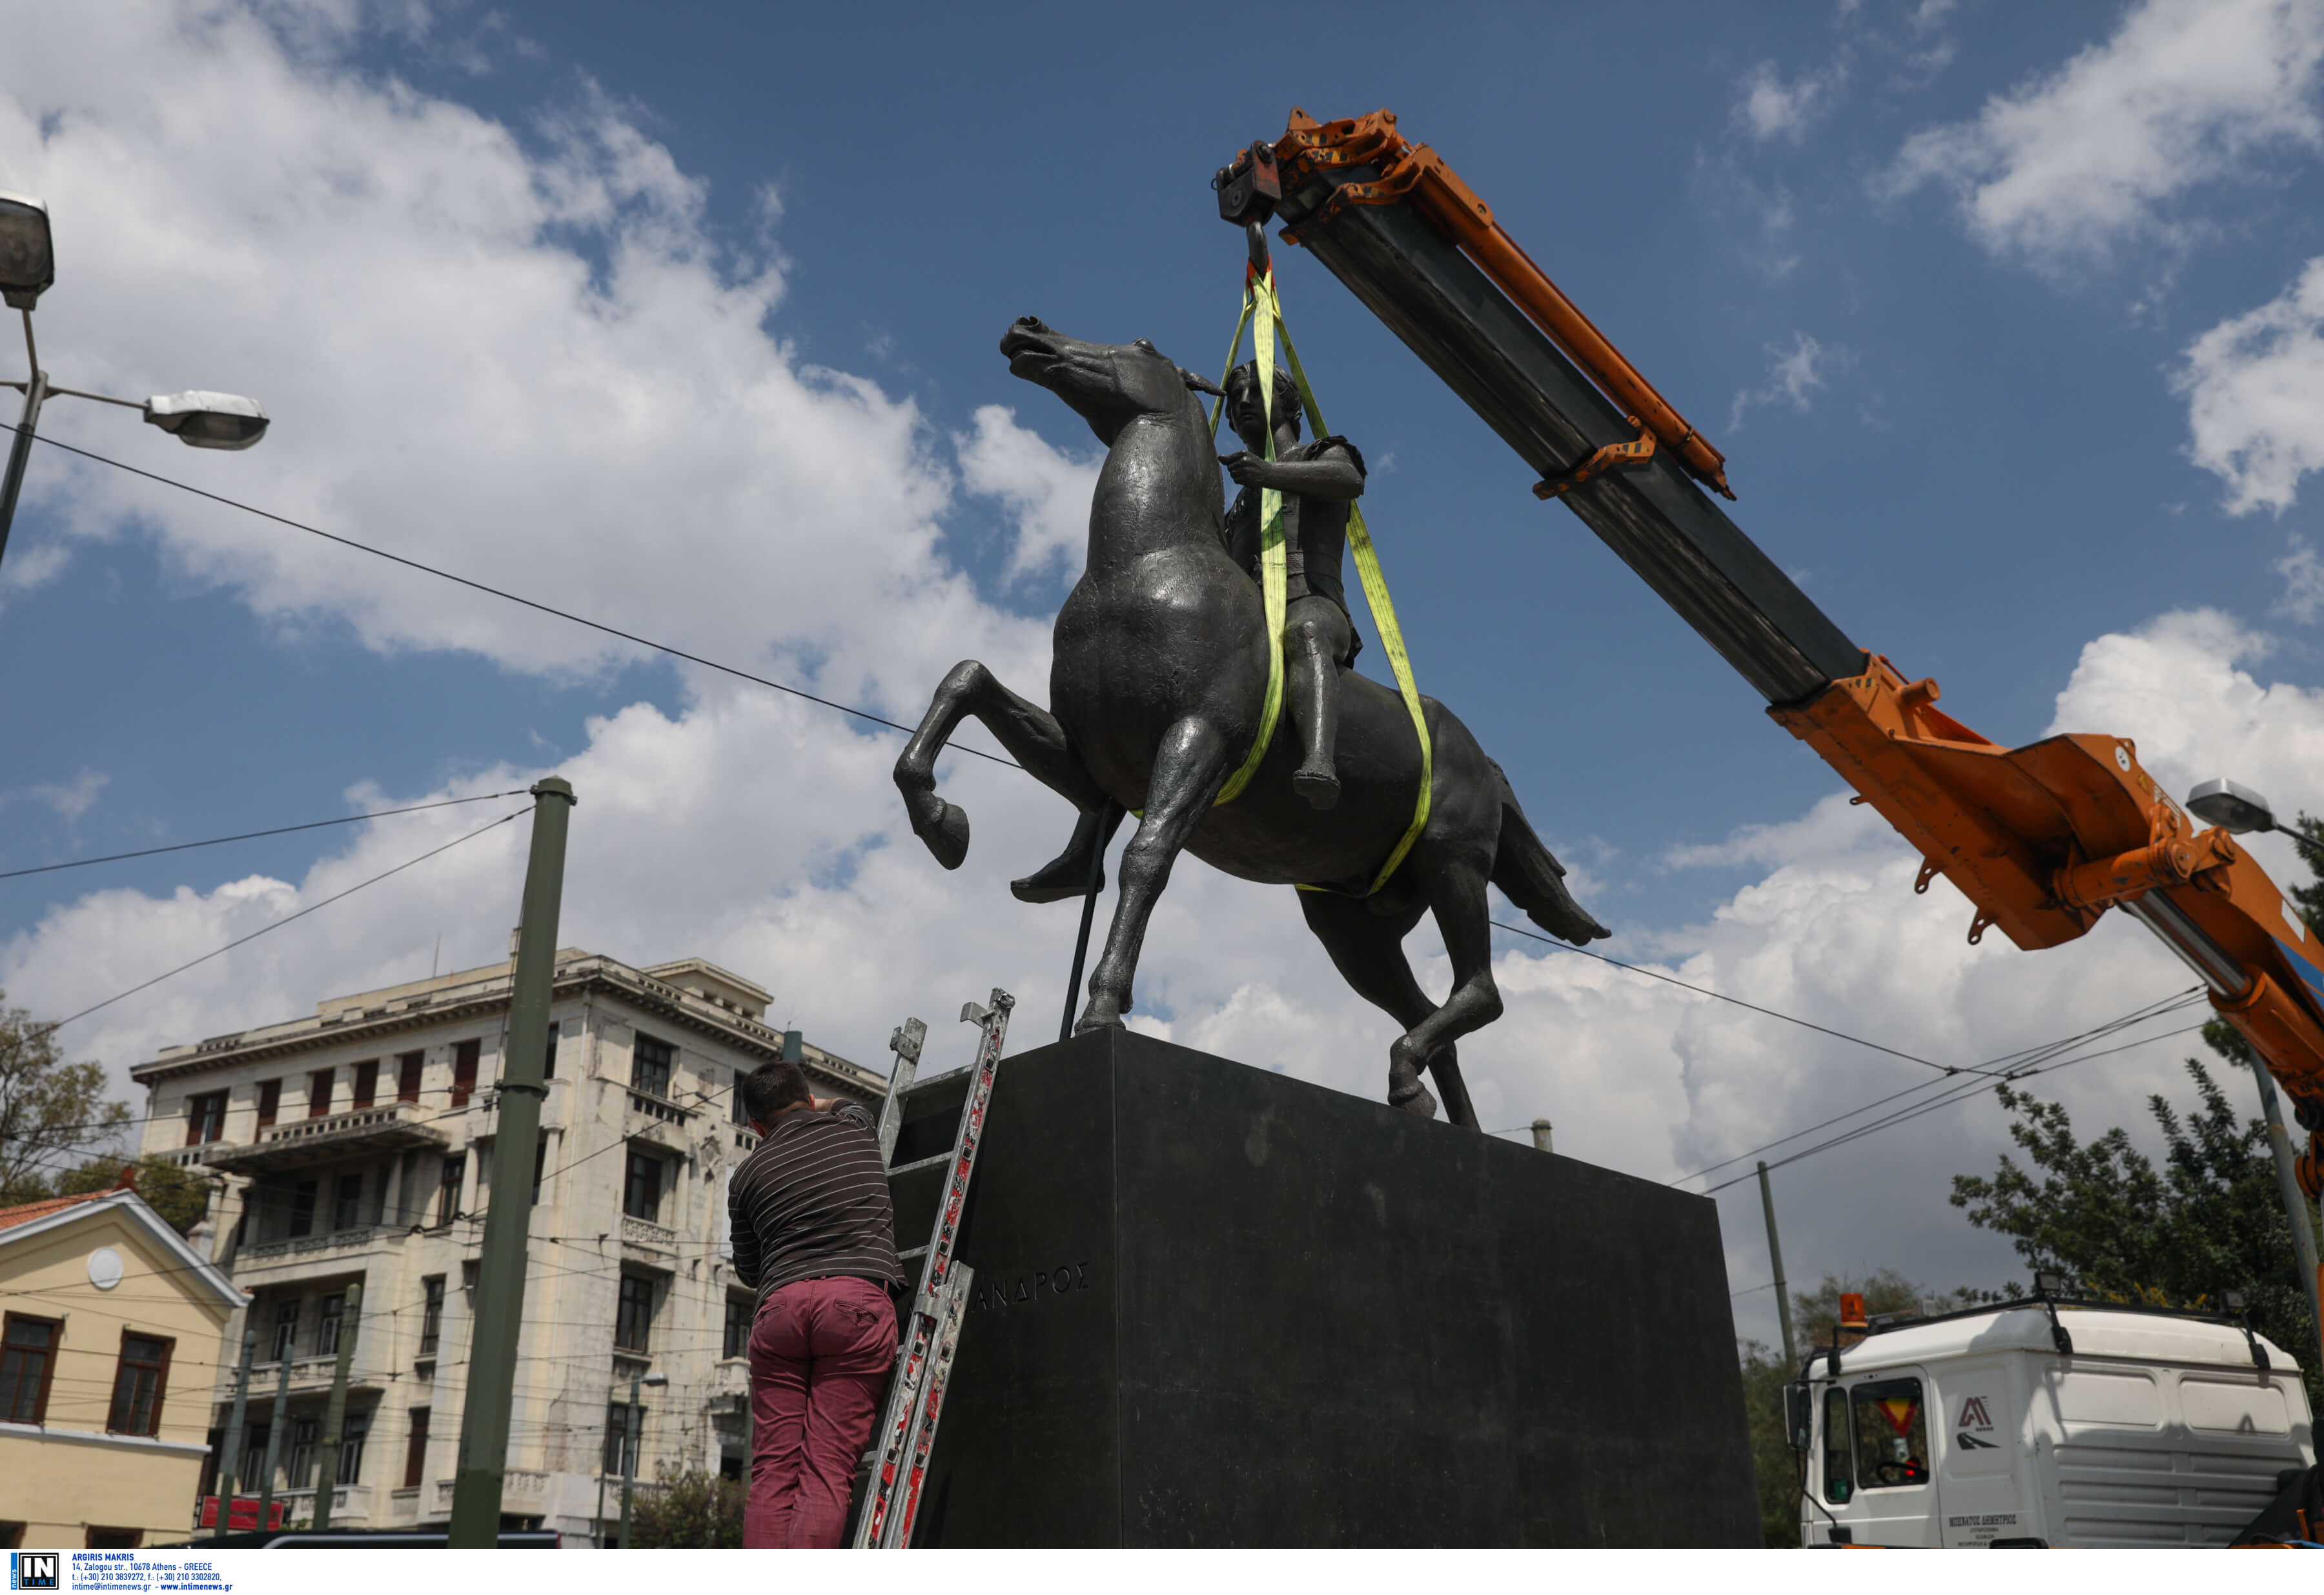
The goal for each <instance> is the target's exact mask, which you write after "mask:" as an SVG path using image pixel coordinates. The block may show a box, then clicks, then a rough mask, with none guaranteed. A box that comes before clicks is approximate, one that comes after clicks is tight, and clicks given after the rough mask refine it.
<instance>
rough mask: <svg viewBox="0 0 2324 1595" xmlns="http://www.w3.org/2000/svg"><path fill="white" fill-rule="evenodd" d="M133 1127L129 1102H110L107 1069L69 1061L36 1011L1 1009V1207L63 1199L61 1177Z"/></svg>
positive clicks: (113, 1144)
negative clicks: (59, 1185)
mask: <svg viewBox="0 0 2324 1595" xmlns="http://www.w3.org/2000/svg"><path fill="white" fill-rule="evenodd" d="M5 996H6V993H5V992H0V1000H5ZM128 1123H129V1107H128V1104H126V1103H125V1102H106V1100H105V1068H104V1065H101V1064H86V1063H85V1064H69V1063H67V1062H65V1061H64V1058H63V1056H62V1055H61V1054H60V1053H59V1052H58V1050H57V1046H56V1042H55V1039H54V1037H52V1036H51V1034H49V1033H48V1031H47V1029H46V1028H45V1027H43V1026H42V1025H41V1024H39V1023H37V1022H35V1021H34V1019H32V1015H31V1014H29V1013H27V1012H26V1011H25V1010H23V1009H21V1008H10V1009H5V1010H0V1206H10V1205H14V1204H15V1203H23V1202H38V1201H39V1200H41V1198H42V1197H43V1196H53V1195H56V1194H58V1192H57V1190H56V1188H55V1182H56V1180H57V1178H58V1176H60V1175H61V1174H62V1173H63V1172H64V1171H65V1170H66V1168H67V1167H68V1166H69V1165H70V1164H72V1163H74V1162H76V1161H78V1160H80V1159H85V1158H88V1157H92V1156H96V1155H98V1154H101V1153H103V1152H106V1151H109V1150H111V1149H113V1148H115V1147H117V1146H118V1145H119V1144H120V1140H121V1132H122V1131H123V1129H125V1128H126V1127H127V1125H128Z"/></svg>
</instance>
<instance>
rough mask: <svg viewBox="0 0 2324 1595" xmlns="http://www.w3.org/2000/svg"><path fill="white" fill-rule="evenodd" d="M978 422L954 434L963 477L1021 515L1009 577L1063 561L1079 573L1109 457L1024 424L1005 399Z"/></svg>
mask: <svg viewBox="0 0 2324 1595" xmlns="http://www.w3.org/2000/svg"><path fill="white" fill-rule="evenodd" d="M973 425H974V430H973V431H971V432H969V433H967V434H965V435H963V436H956V437H954V439H953V445H954V448H956V449H957V450H958V451H959V455H960V474H961V479H962V480H963V481H964V483H966V484H967V485H968V488H969V490H970V491H971V492H972V493H982V494H984V495H986V496H987V497H991V498H996V499H999V500H1000V501H1001V505H1002V507H1003V508H1005V509H1007V510H1008V511H1009V512H1010V514H1011V515H1013V516H1014V517H1015V518H1016V521H1017V540H1016V543H1015V544H1014V545H1013V546H1012V547H1011V548H1010V553H1009V571H1008V574H1009V576H1010V579H1012V580H1013V579H1016V578H1019V577H1022V576H1032V575H1036V574H1037V573H1039V572H1042V571H1047V570H1053V569H1056V568H1057V567H1063V568H1065V570H1066V571H1068V572H1071V573H1073V574H1074V575H1078V574H1079V573H1080V570H1081V553H1082V550H1083V549H1084V547H1085V546H1086V544H1087V543H1088V540H1089V505H1090V494H1091V493H1093V492H1094V491H1095V490H1096V487H1097V471H1098V466H1101V465H1102V464H1104V463H1105V462H1104V456H1103V455H1102V453H1098V452H1093V453H1091V454H1089V455H1087V456H1082V457H1078V458H1077V457H1075V456H1071V455H1067V454H1065V453H1064V452H1062V451H1061V450H1059V449H1057V448H1056V447H1053V446H1052V445H1051V444H1049V443H1048V442H1047V440H1046V439H1044V438H1041V437H1039V436H1038V435H1037V434H1036V433H1033V432H1028V431H1027V430H1026V429H1024V428H1023V427H1020V426H1019V425H1018V424H1017V412H1016V411H1015V410H1010V409H1009V408H1008V407H1007V406H1005V405H1000V404H986V405H981V406H979V407H978V409H977V411H976V415H975V418H974V422H973Z"/></svg>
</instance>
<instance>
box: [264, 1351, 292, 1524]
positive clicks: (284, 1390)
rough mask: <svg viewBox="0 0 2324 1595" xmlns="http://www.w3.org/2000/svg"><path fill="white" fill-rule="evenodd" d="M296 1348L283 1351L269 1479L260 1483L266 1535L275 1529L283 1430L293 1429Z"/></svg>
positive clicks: (269, 1430)
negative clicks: (276, 1477)
mask: <svg viewBox="0 0 2324 1595" xmlns="http://www.w3.org/2000/svg"><path fill="white" fill-rule="evenodd" d="M295 1350H297V1348H296V1347H295V1346H285V1347H283V1348H282V1356H281V1360H280V1367H281V1373H279V1374H278V1375H276V1377H275V1380H274V1415H273V1417H272V1419H271V1420H269V1422H268V1423H267V1425H266V1477H265V1478H263V1479H262V1480H259V1481H258V1527H259V1532H260V1533H262V1534H263V1533H264V1532H265V1531H266V1530H267V1529H268V1528H270V1527H272V1522H271V1521H270V1520H271V1519H272V1517H273V1516H274V1467H275V1464H276V1463H278V1462H280V1461H281V1460H282V1431H283V1430H285V1429H287V1428H289V1427H290V1426H291V1352H292V1351H295Z"/></svg>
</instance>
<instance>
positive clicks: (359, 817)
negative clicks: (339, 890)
mask: <svg viewBox="0 0 2324 1595" xmlns="http://www.w3.org/2000/svg"><path fill="white" fill-rule="evenodd" d="M525 792H526V788H522V787H514V788H510V789H509V790H508V791H505V792H479V793H478V794H477V795H476V796H475V797H474V798H445V799H443V800H442V801H441V802H438V803H413V804H410V805H408V806H406V807H402V808H375V809H373V810H372V811H371V812H370V813H369V814H348V815H341V816H338V817H337V819H328V820H309V821H308V822H307V823H306V824H305V825H277V826H275V827H274V828H273V829H272V830H271V831H244V832H241V833H239V834H235V835H232V836H212V837H210V838H209V839H208V841H206V842H172V843H171V844H169V845H168V846H167V847H141V848H139V849H137V850H136V851H135V852H134V853H105V854H103V855H101V856H100V857H97V858H89V859H67V860H66V861H65V862H63V863H60V864H34V865H33V866H32V868H31V869H28V870H0V880H15V879H16V878H17V877H19V876H22V875H46V874H49V873H51V872H52V871H57V870H80V869H86V868H87V867H88V866H89V865H90V864H117V863H119V862H122V861H123V860H124V859H150V858H152V856H153V855H154V854H156V853H184V852H185V851H186V850H187V849H188V848H193V847H217V846H220V845H222V844H226V843H228V842H254V841H256V840H257V839H258V838H260V837H262V836H288V835H290V834H291V833H293V832H294V831H319V830H321V829H323V828H324V827H325V826H327V825H358V824H360V823H361V822H363V821H364V820H383V819H385V818H387V817H388V816H390V815H398V814H419V813H421V812H423V811H424V810H427V809H430V808H456V807H458V806H459V805H461V804H463V803H489V802H490V801H492V799H493V798H521V797H523V796H524V795H525Z"/></svg>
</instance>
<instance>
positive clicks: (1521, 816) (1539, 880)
mask: <svg viewBox="0 0 2324 1595" xmlns="http://www.w3.org/2000/svg"><path fill="white" fill-rule="evenodd" d="M1488 762H1490V761H1488ZM1493 775H1494V778H1495V779H1498V780H1499V782H1500V784H1501V834H1500V841H1499V844H1497V845H1496V847H1495V849H1494V853H1493V874H1492V881H1493V884H1494V885H1495V886H1498V887H1499V888H1500V889H1501V890H1502V891H1503V892H1505V893H1507V894H1508V899H1509V901H1511V902H1513V903H1515V904H1516V905H1517V907H1518V908H1523V909H1524V910H1525V911H1526V918H1528V919H1531V920H1532V921H1533V922H1534V923H1535V925H1538V926H1540V927H1542V928H1543V929H1544V930H1545V931H1547V932H1549V933H1550V934H1551V935H1552V936H1563V938H1564V939H1565V940H1567V941H1569V942H1572V944H1574V945H1576V946H1580V945H1582V943H1584V942H1591V941H1595V940H1597V939H1598V938H1599V937H1600V936H1611V935H1613V934H1614V933H1613V932H1612V931H1609V930H1608V929H1607V928H1606V927H1604V926H1602V925H1600V924H1599V923H1598V921H1596V920H1595V919H1592V918H1591V917H1590V915H1589V912H1588V911H1587V910H1586V909H1584V908H1582V905H1581V904H1580V903H1577V902H1575V901H1574V900H1573V894H1572V892H1570V891H1568V890H1565V866H1564V865H1563V864H1561V863H1559V862H1557V856H1556V855H1555V854H1554V853H1551V852H1550V851H1549V849H1548V848H1547V847H1545V846H1544V845H1543V844H1542V840H1541V838H1540V837H1538V836H1536V835H1535V834H1533V826H1532V825H1531V824H1530V823H1529V822H1528V821H1527V820H1526V816H1525V810H1524V809H1523V808H1520V807H1518V806H1517V793H1516V792H1515V791H1513V790H1511V789H1510V787H1509V778H1508V776H1506V775H1503V774H1502V773H1501V767H1500V766H1499V765H1498V764H1495V765H1493Z"/></svg>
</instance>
